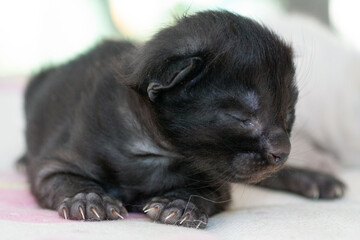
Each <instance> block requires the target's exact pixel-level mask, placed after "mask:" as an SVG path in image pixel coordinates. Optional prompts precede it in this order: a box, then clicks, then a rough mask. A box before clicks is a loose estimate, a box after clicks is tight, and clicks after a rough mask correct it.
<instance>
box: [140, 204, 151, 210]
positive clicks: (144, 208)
mask: <svg viewBox="0 0 360 240" xmlns="http://www.w3.org/2000/svg"><path fill="white" fill-rule="evenodd" d="M149 206H150V204H149V203H148V204H146V205H145V207H143V209H142V210H143V211H145V210H146V209H147V208H148V207H149Z"/></svg>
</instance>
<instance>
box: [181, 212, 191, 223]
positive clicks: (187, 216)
mask: <svg viewBox="0 0 360 240" xmlns="http://www.w3.org/2000/svg"><path fill="white" fill-rule="evenodd" d="M189 217H190V215H189V214H186V216H185V217H184V218H183V219H181V221H180V225H181V224H183V223H184V222H185V221H186V220H188V219H189Z"/></svg>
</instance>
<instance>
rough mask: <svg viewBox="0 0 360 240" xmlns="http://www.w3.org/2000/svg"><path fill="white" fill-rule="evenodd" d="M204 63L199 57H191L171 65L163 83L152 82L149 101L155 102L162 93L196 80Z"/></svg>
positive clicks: (149, 89) (149, 87) (165, 73)
mask: <svg viewBox="0 0 360 240" xmlns="http://www.w3.org/2000/svg"><path fill="white" fill-rule="evenodd" d="M202 62H203V61H202V59H201V58H199V57H191V58H187V59H183V60H178V61H176V62H175V63H173V64H171V65H170V66H169V67H168V68H167V70H166V71H165V72H164V74H163V81H162V82H157V81H150V83H149V86H148V88H147V93H148V96H149V99H150V100H151V101H152V102H154V101H155V99H156V97H157V96H158V95H159V94H160V93H161V92H162V91H164V90H167V89H171V88H173V87H175V86H176V85H178V84H179V83H181V82H184V81H189V80H191V79H193V78H195V77H196V76H197V75H198V73H199V72H200V69H201V66H202Z"/></svg>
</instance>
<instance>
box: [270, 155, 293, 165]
mask: <svg viewBox="0 0 360 240" xmlns="http://www.w3.org/2000/svg"><path fill="white" fill-rule="evenodd" d="M288 156H289V153H285V152H279V153H272V152H271V153H269V156H268V161H269V163H270V164H272V165H280V164H282V163H284V162H285V161H286V159H287V157H288Z"/></svg>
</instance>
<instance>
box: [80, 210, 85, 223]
mask: <svg viewBox="0 0 360 240" xmlns="http://www.w3.org/2000/svg"><path fill="white" fill-rule="evenodd" d="M79 212H80V214H81V217H82V219H83V220H85V214H84V210H83V209H82V207H79Z"/></svg>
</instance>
